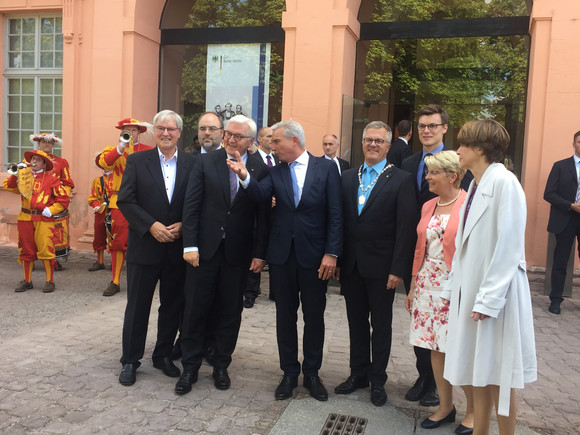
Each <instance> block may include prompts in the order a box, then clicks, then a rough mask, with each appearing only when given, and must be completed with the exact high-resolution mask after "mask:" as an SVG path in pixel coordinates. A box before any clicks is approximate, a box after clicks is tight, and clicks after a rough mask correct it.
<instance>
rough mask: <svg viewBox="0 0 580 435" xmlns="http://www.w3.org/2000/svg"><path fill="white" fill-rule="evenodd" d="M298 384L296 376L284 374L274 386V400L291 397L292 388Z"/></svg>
mask: <svg viewBox="0 0 580 435" xmlns="http://www.w3.org/2000/svg"><path fill="white" fill-rule="evenodd" d="M297 385H298V376H290V375H284V376H283V377H282V380H281V381H280V384H279V385H278V387H277V388H276V392H275V393H274V397H275V398H276V400H286V399H289V398H290V397H292V390H293V389H294V388H296V386H297Z"/></svg>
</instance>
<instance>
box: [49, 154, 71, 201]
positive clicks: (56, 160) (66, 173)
mask: <svg viewBox="0 0 580 435" xmlns="http://www.w3.org/2000/svg"><path fill="white" fill-rule="evenodd" d="M48 158H49V159H50V160H51V162H52V166H53V168H52V173H53V174H55V175H56V177H57V178H58V179H59V180H60V182H61V183H62V185H63V186H64V188H65V189H66V192H67V194H68V195H70V191H71V190H73V189H74V188H75V183H74V181H73V180H72V178H71V176H70V167H69V164H68V162H67V161H66V159H63V158H62V157H59V156H55V155H54V154H48Z"/></svg>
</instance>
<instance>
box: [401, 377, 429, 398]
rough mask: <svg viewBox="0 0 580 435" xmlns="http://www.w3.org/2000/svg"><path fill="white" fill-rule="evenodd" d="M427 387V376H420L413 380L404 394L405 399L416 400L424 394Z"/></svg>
mask: <svg viewBox="0 0 580 435" xmlns="http://www.w3.org/2000/svg"><path fill="white" fill-rule="evenodd" d="M428 388H429V382H428V379H427V377H426V376H420V377H419V379H417V380H416V381H415V383H414V384H413V386H412V387H411V389H410V390H409V391H407V394H405V399H407V400H410V401H411V402H417V401H418V400H421V398H422V397H423V396H424V395H425V393H426V392H427V390H428Z"/></svg>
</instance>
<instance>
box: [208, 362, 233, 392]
mask: <svg viewBox="0 0 580 435" xmlns="http://www.w3.org/2000/svg"><path fill="white" fill-rule="evenodd" d="M213 379H214V382H213V384H214V385H215V387H216V388H217V389H218V390H227V389H228V388H230V385H231V384H232V382H231V381H230V377H229V376H228V369H226V368H217V367H214V369H213Z"/></svg>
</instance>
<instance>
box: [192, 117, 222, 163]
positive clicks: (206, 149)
mask: <svg viewBox="0 0 580 435" xmlns="http://www.w3.org/2000/svg"><path fill="white" fill-rule="evenodd" d="M223 131H224V123H223V121H222V120H221V118H220V117H219V116H218V115H216V114H215V113H214V112H205V113H203V114H202V115H201V116H200V117H199V120H198V121H197V137H198V140H199V144H200V145H201V150H200V153H201V154H205V153H210V152H212V151H215V150H217V149H218V148H219V147H220V145H221V144H222V135H223Z"/></svg>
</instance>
